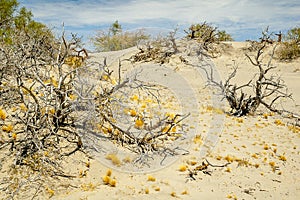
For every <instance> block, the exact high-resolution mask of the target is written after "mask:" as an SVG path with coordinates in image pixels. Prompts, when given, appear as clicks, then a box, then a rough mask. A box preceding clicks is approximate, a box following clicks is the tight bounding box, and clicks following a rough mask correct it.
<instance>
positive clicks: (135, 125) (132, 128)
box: [82, 59, 189, 168]
mask: <svg viewBox="0 0 300 200" xmlns="http://www.w3.org/2000/svg"><path fill="white" fill-rule="evenodd" d="M99 66H100V69H101V70H100V73H98V74H99V77H96V78H95V80H94V83H92V85H93V86H92V87H93V100H91V101H90V104H89V105H90V109H89V108H88V107H86V110H87V112H88V113H87V115H89V116H91V113H94V115H93V116H94V117H88V116H87V115H85V116H87V117H86V120H85V129H83V130H82V131H83V134H82V138H83V140H84V142H83V143H84V144H85V145H86V149H89V150H91V151H92V152H93V154H94V155H95V153H96V154H99V153H100V154H104V155H103V156H104V158H105V159H107V160H110V161H111V162H112V163H113V164H114V165H116V166H118V167H120V166H121V165H126V164H128V165H130V166H131V167H132V166H137V165H139V166H140V167H141V168H142V167H143V166H145V165H147V166H150V164H149V163H151V162H148V161H149V159H151V160H152V159H156V158H157V157H160V158H161V160H160V161H159V162H161V164H162V162H163V160H164V159H165V158H166V157H168V156H171V157H172V156H174V155H178V154H180V153H179V152H180V151H181V152H187V151H186V150H183V149H182V148H181V147H180V145H178V144H177V140H181V139H184V138H185V134H186V133H185V131H184V129H185V128H183V123H182V122H183V120H184V119H185V118H186V117H188V116H189V114H186V115H182V114H171V113H167V112H166V113H164V112H162V111H161V110H162V105H161V96H160V92H161V91H162V90H164V88H161V87H160V86H158V85H155V84H150V83H147V82H143V81H141V80H138V79H137V76H138V74H133V75H131V76H129V77H125V78H124V79H123V78H122V77H121V74H120V71H121V68H122V65H121V61H119V68H118V78H117V79H115V78H114V77H113V71H112V70H110V67H109V66H107V63H106V59H104V61H103V63H101V64H100V63H99ZM94 74H95V73H94ZM91 82H92V81H90V83H91ZM166 92H168V91H167V90H166ZM87 106H88V104H87ZM87 130H89V131H87ZM176 144H177V145H176ZM116 149H117V150H118V152H127V153H126V156H125V157H123V159H121V160H120V157H121V156H122V155H120V154H119V155H116V154H115V152H114V151H115V150H116ZM128 155H130V156H128ZM157 159H159V158H157Z"/></svg>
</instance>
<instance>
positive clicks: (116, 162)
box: [106, 154, 121, 166]
mask: <svg viewBox="0 0 300 200" xmlns="http://www.w3.org/2000/svg"><path fill="white" fill-rule="evenodd" d="M106 159H107V160H111V162H112V163H113V164H114V165H116V166H121V161H120V159H119V158H118V157H117V155H116V154H108V155H107V156H106Z"/></svg>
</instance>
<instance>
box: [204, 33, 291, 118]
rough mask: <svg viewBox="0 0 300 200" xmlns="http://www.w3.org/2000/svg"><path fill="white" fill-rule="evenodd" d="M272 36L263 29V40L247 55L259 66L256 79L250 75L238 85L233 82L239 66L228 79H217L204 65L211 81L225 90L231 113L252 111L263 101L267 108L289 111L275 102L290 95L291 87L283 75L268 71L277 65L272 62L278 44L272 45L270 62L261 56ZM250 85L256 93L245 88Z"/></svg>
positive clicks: (253, 63) (224, 93)
mask: <svg viewBox="0 0 300 200" xmlns="http://www.w3.org/2000/svg"><path fill="white" fill-rule="evenodd" d="M269 40H270V35H268V34H267V33H263V37H262V38H261V43H260V45H259V47H258V49H257V52H256V54H255V55H253V56H250V55H249V54H246V57H247V58H248V59H249V61H250V62H251V64H252V65H253V66H254V67H256V68H257V69H258V73H257V74H256V75H255V77H254V78H253V79H250V80H249V81H248V82H247V83H246V84H244V85H239V86H238V85H236V84H233V83H232V82H231V81H232V79H233V78H234V77H235V76H236V73H237V67H236V66H235V67H234V69H233V71H232V72H231V74H230V75H229V77H228V78H227V79H226V80H225V82H222V81H221V82H217V81H215V80H214V74H213V71H212V70H211V69H206V68H204V67H202V69H204V70H205V72H206V75H207V78H208V80H209V84H211V85H214V86H216V87H218V88H219V89H220V90H221V91H222V94H223V95H224V98H225V99H226V100H227V102H228V103H229V105H230V107H231V111H230V113H231V114H232V115H235V116H243V115H247V114H249V113H254V112H255V111H256V110H257V108H258V107H259V106H260V105H263V106H264V107H266V108H267V109H268V110H270V111H272V112H276V113H279V114H283V113H284V112H285V113H286V112H288V111H286V110H284V109H278V108H277V107H276V103H277V102H278V101H279V100H280V99H291V98H292V96H291V94H290V93H288V89H287V87H286V85H285V84H284V81H283V80H282V79H281V78H280V77H278V76H276V75H269V73H270V71H271V70H273V69H275V68H276V67H275V66H273V65H272V64H271V63H272V59H273V57H274V53H275V49H276V47H277V45H275V46H274V47H273V50H272V52H271V55H270V58H269V61H268V63H266V64H265V63H263V61H262V56H263V54H264V51H265V50H266V47H267V45H268V44H269ZM247 88H250V89H252V90H253V93H252V94H247V93H245V92H244V91H243V90H246V89H247Z"/></svg>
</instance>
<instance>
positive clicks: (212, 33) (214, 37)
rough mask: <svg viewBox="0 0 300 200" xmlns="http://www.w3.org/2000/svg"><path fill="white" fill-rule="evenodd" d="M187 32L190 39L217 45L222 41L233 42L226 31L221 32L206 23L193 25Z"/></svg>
mask: <svg viewBox="0 0 300 200" xmlns="http://www.w3.org/2000/svg"><path fill="white" fill-rule="evenodd" d="M185 32H186V33H187V37H188V38H190V39H198V40H200V41H202V42H208V43H216V42H220V41H233V39H232V37H231V35H230V34H228V33H227V32H226V31H224V30H222V31H219V30H218V28H217V27H214V26H212V25H210V24H207V23H206V22H203V23H202V24H193V25H191V26H190V28H189V30H188V31H185Z"/></svg>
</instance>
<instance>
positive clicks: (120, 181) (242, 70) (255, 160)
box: [53, 42, 300, 200]
mask: <svg viewBox="0 0 300 200" xmlns="http://www.w3.org/2000/svg"><path fill="white" fill-rule="evenodd" d="M230 45H232V47H231V48H229V49H228V51H227V52H226V53H224V54H223V55H222V56H221V57H218V58H216V59H213V62H214V63H215V65H216V66H217V69H218V71H219V74H220V76H221V77H222V78H224V77H226V76H227V74H228V73H229V71H230V69H231V68H232V66H233V61H234V62H235V63H236V64H237V65H238V66H239V72H238V76H237V79H236V81H237V82H240V83H242V82H244V81H245V80H248V79H249V77H252V74H253V73H255V69H254V67H253V66H252V65H251V64H250V62H249V61H248V60H247V59H246V58H245V56H244V52H243V51H242V48H244V47H245V46H246V43H237V42H234V43H230ZM134 51H135V49H130V50H127V51H126V52H115V53H111V54H110V55H111V57H108V58H110V60H109V63H110V64H112V65H113V66H117V60H118V58H119V57H120V56H121V58H126V57H128V56H129V55H130V54H132V52H134ZM103 56H108V55H103V54H94V55H93V58H92V59H100V58H101V57H103ZM273 63H274V65H275V64H276V65H277V66H278V68H277V69H276V70H277V71H276V73H278V74H279V75H282V77H283V79H284V80H286V84H287V85H288V87H289V88H290V90H291V92H293V94H294V100H295V104H296V105H293V104H291V103H288V105H289V107H290V108H291V109H293V110H294V111H296V112H298V113H299V112H300V107H299V104H300V93H299V91H300V72H299V69H300V65H299V63H300V62H299V60H298V61H294V62H290V63H284V62H279V61H276V60H274V62H273ZM166 67H168V68H169V69H171V70H169V69H165V70H162V71H159V73H156V72H154V73H153V74H156V75H158V74H164V76H165V78H166V80H168V81H171V82H172V84H174V85H176V84H177V83H176V80H174V78H175V77H176V74H177V75H178V74H179V75H180V76H181V77H184V80H185V81H186V83H187V84H188V85H189V86H188V88H192V90H193V91H194V93H193V95H195V96H194V98H196V99H197V103H198V104H197V105H193V106H192V108H196V109H195V110H193V114H192V115H193V118H192V120H191V119H190V121H189V123H193V124H194V125H195V126H196V128H195V129H196V132H197V133H196V134H201V137H202V139H203V140H204V144H203V143H201V142H200V143H197V141H195V143H194V142H193V141H190V142H191V144H192V145H191V147H190V153H189V154H188V155H184V156H181V157H179V158H178V160H176V162H175V163H173V164H172V165H170V166H166V167H163V168H160V169H159V170H156V171H153V172H146V173H133V172H131V173H124V172H122V170H117V169H113V171H112V176H113V177H115V179H116V180H117V185H116V187H110V186H107V185H104V184H103V182H102V178H101V177H102V176H104V175H105V174H106V172H107V170H108V169H109V168H110V166H105V165H103V164H101V162H99V161H98V160H91V165H90V169H89V170H88V173H87V176H86V177H83V178H81V179H79V180H78V184H81V185H83V186H85V184H89V183H92V185H95V186H96V188H94V189H93V188H90V190H89V187H86V188H85V189H83V187H81V188H78V189H71V188H70V189H69V190H68V191H67V192H66V194H64V193H62V194H59V195H55V196H54V197H53V199H89V200H92V199H171V198H174V199H175V198H179V199H235V198H236V199H299V198H300V178H299V171H300V162H299V161H300V150H299V148H300V135H299V134H300V133H299V132H298V133H294V132H292V131H291V130H289V129H288V124H287V123H288V122H289V121H287V120H285V119H282V118H281V117H280V116H277V115H274V116H266V117H263V116H262V115H258V116H248V117H243V118H240V119H238V118H235V117H231V116H226V114H224V113H222V112H220V110H218V109H211V108H210V107H209V106H207V105H211V104H212V101H211V99H210V96H211V92H210V91H209V90H208V89H207V88H204V87H203V86H204V82H205V81H204V78H203V77H201V73H199V72H198V71H196V70H195V69H194V68H193V67H191V66H186V65H182V64H180V62H177V61H176V59H173V60H172V61H171V63H170V64H169V65H168V66H166ZM133 68H134V66H132V65H130V64H128V65H126V64H123V68H122V69H123V72H124V73H126V72H128V71H130V70H132V69H133ZM155 70H161V69H158V68H155ZM173 72H176V73H175V74H173ZM143 75H144V78H147V79H150V80H151V73H149V72H147V71H146V72H145V73H144V74H143ZM168 77H169V79H168ZM152 78H153V77H152ZM161 79H164V78H163V77H160V78H159V79H158V80H161ZM154 80H155V81H157V79H155V78H154ZM159 82H160V81H159ZM185 87H186V86H183V88H181V89H185ZM175 90H176V91H177V90H180V87H179V88H177V89H175ZM175 93H176V92H175ZM190 99H191V98H190V97H188V96H187V97H184V98H183V101H189V100H190ZM191 102H195V101H191ZM187 105H189V104H187ZM197 106H198V108H197ZM260 112H261V113H264V112H265V113H267V112H266V111H265V110H260ZM276 120H277V121H276ZM279 120H281V121H282V122H283V123H282V124H280V123H279ZM275 122H277V124H276V123H275ZM214 128H215V130H218V132H217V133H214V134H215V136H217V137H216V138H214V139H217V144H216V146H215V147H214V148H211V151H210V152H207V155H206V156H205V158H207V159H208V160H209V162H210V163H212V164H216V165H222V164H225V163H227V162H230V164H229V165H228V166H227V167H211V166H209V167H208V170H209V172H210V175H208V174H204V173H202V172H199V173H198V175H195V176H194V178H195V180H192V179H189V178H188V173H189V172H188V171H183V172H181V171H180V170H179V168H180V166H182V165H186V166H188V168H189V169H194V168H195V166H198V165H201V162H202V161H203V154H201V150H203V149H204V146H205V137H206V136H207V135H209V133H211V130H214ZM285 159H286V160H285ZM191 161H196V162H197V164H195V166H192V165H191ZM189 164H190V165H189ZM149 175H151V176H153V177H155V178H156V180H155V181H148V176H149ZM83 190H87V191H83ZM146 190H149V194H146V193H147V192H146Z"/></svg>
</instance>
